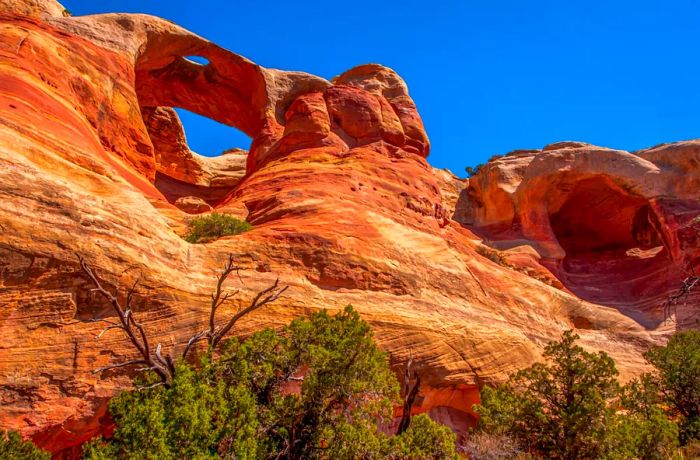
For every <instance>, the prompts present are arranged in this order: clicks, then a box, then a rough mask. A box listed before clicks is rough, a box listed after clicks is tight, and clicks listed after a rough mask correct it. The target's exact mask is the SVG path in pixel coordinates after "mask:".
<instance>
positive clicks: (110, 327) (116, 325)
mask: <svg viewBox="0 0 700 460" xmlns="http://www.w3.org/2000/svg"><path fill="white" fill-rule="evenodd" d="M110 329H121V330H124V327H123V326H122V325H121V324H112V325H111V326H107V327H106V328H104V329H102V332H100V333H99V334H98V335H97V337H96V338H97V339H101V338H102V336H103V335H104V333H105V332H107V331H109V330H110Z"/></svg>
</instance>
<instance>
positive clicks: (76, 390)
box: [0, 0, 698, 455]
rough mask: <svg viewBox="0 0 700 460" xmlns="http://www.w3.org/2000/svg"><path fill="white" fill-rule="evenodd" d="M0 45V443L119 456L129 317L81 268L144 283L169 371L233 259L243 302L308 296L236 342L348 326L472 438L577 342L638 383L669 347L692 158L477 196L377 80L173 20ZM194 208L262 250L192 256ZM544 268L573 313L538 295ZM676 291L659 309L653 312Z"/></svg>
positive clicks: (52, 32)
mask: <svg viewBox="0 0 700 460" xmlns="http://www.w3.org/2000/svg"><path fill="white" fill-rule="evenodd" d="M0 27H1V28H2V34H0V63H1V64H2V65H0V164H1V165H2V167H1V168H0V203H2V205H0V229H2V236H1V237H0V273H1V275H2V276H1V278H0V283H1V284H0V305H1V309H0V315H1V316H0V318H1V320H0V334H2V336H3V341H2V343H1V344H0V401H1V402H2V406H1V407H2V409H1V410H0V426H2V427H5V428H10V429H18V430H20V431H21V432H22V433H23V434H24V435H26V436H32V437H33V438H34V440H35V441H36V442H37V443H39V444H40V445H41V446H43V447H46V448H49V449H51V450H52V451H53V452H55V453H57V454H58V453H61V452H62V454H61V455H69V454H70V453H71V452H76V451H75V449H76V446H79V444H80V443H82V442H83V441H84V440H85V439H87V438H89V437H90V436H92V435H94V434H97V433H99V432H101V431H103V430H104V429H105V423H107V422H106V418H105V407H106V406H105V404H106V401H107V399H108V398H109V397H110V396H112V395H113V394H114V393H115V392H116V391H118V390H119V389H121V388H125V387H127V386H128V385H129V381H130V380H129V376H128V375H127V374H126V373H123V372H117V371H114V372H111V373H108V374H105V375H103V376H96V375H94V374H93V373H92V370H93V369H95V368H97V367H99V366H103V365H106V364H108V363H112V362H114V361H115V360H118V359H121V358H122V357H124V356H125V355H129V354H130V353H131V350H130V347H129V346H128V343H127V342H126V340H125V339H124V337H122V336H120V335H119V334H116V333H114V334H111V333H110V334H111V335H110V334H108V335H106V336H104V337H103V338H102V339H100V341H96V340H95V335H96V333H97V332H99V330H100V329H101V328H100V326H99V325H98V324H95V323H94V322H92V320H94V319H95V318H104V317H108V316H109V315H110V314H111V313H110V309H109V308H108V306H106V305H104V304H103V303H102V301H101V300H100V299H99V298H97V297H95V296H94V295H92V294H91V293H90V291H89V289H88V283H87V282H86V280H85V279H84V278H83V277H82V275H81V274H80V271H79V268H78V265H77V260H76V256H75V253H76V252H78V253H80V254H82V255H84V256H85V257H86V259H87V261H88V262H89V264H90V265H92V266H93V267H95V268H96V269H97V270H98V271H99V273H100V274H101V275H102V276H103V277H104V279H105V282H106V283H108V284H110V285H111V286H119V285H122V286H123V285H125V284H127V283H129V282H131V281H133V280H134V279H135V278H136V277H137V276H140V278H141V283H140V288H139V291H138V293H139V295H138V296H137V307H138V308H137V310H138V311H137V314H138V315H139V316H140V317H141V318H142V319H143V321H144V323H145V324H146V327H147V329H148V331H149V333H150V334H151V335H152V336H153V337H154V340H156V341H160V342H161V343H162V344H163V346H164V347H166V348H171V347H179V346H182V341H183V340H184V339H186V338H188V337H190V336H191V335H192V334H193V333H194V332H195V331H197V330H199V329H201V328H202V325H203V323H204V321H205V318H206V310H207V296H208V294H209V292H210V291H211V289H212V285H213V282H214V274H215V273H216V271H217V269H218V267H219V265H220V263H221V261H222V260H223V259H224V258H225V257H226V255H227V254H229V253H234V254H236V255H237V256H238V258H239V260H240V261H241V263H245V264H247V265H248V266H249V267H250V268H251V270H249V271H247V272H246V273H242V280H243V282H244V283H245V284H244V285H243V286H241V290H242V298H241V302H242V301H244V300H245V298H246V296H248V295H250V294H251V292H252V291H254V290H256V288H259V287H261V286H264V285H267V284H268V283H269V282H270V281H271V280H273V279H274V278H275V277H277V276H280V277H281V278H282V279H283V280H284V282H285V283H287V284H289V285H290V286H291V288H290V289H289V290H288V291H287V292H286V293H285V295H284V297H283V298H282V299H281V300H280V301H279V302H278V303H277V304H276V305H275V306H274V307H271V308H270V309H267V310H265V311H260V312H259V313H257V314H256V315H254V317H252V318H249V320H248V321H246V322H245V323H244V324H242V328H241V329H240V330H239V332H240V333H248V332H250V331H252V330H254V329H258V328H261V327H264V326H269V325H279V324H283V323H286V322H288V321H289V320H290V319H291V318H293V317H295V316H297V315H299V314H301V313H304V312H307V311H309V310H313V309H318V308H329V309H331V310H339V309H341V308H343V307H344V306H345V305H347V304H352V305H354V306H355V308H356V309H357V310H358V311H359V312H360V313H361V315H362V316H363V317H364V318H365V319H366V320H367V321H369V322H370V323H371V324H372V326H373V327H374V330H375V333H376V338H377V340H378V341H379V343H380V345H381V346H382V347H384V348H385V349H386V350H387V351H388V352H389V353H390V354H391V356H392V361H393V362H394V363H395V364H397V366H400V365H401V363H403V362H405V361H406V360H407V358H408V356H409V355H412V356H414V358H415V359H416V360H417V362H418V363H419V364H418V367H419V370H420V372H421V373H422V375H423V381H424V382H425V389H424V398H423V400H422V403H421V404H419V405H417V406H416V409H417V410H419V411H426V412H430V413H431V414H432V415H433V416H435V417H437V418H439V419H441V420H446V421H447V420H449V421H450V423H451V424H452V425H453V426H455V427H457V426H462V427H464V426H465V425H466V424H467V423H469V421H470V420H472V418H471V417H472V416H471V415H469V414H470V411H471V404H472V403H473V402H474V401H476V398H477V395H478V385H480V384H484V383H489V382H497V381H500V380H502V379H503V378H505V376H506V375H507V373H509V372H512V371H514V370H516V369H519V368H521V367H524V366H527V365H529V364H530V363H532V362H533V361H534V360H536V359H538V358H539V356H540V350H541V347H542V345H543V344H544V343H546V342H547V341H548V340H552V339H555V338H557V337H558V336H559V335H560V334H561V332H562V331H563V330H566V329H569V328H571V327H577V328H578V329H579V333H580V334H581V336H582V343H583V344H584V346H586V347H588V348H591V349H600V350H605V351H607V352H609V353H610V354H611V355H612V356H613V357H614V358H615V359H616V360H617V362H618V365H619V367H620V368H621V369H622V372H623V375H625V376H630V375H634V374H635V373H637V372H639V371H640V370H641V369H643V368H644V363H643V359H642V357H641V352H642V351H643V350H644V349H645V347H646V346H648V345H649V344H650V343H658V342H660V341H662V340H663V339H664V337H665V335H666V334H667V333H668V328H666V329H663V328H655V325H656V324H657V323H658V299H659V298H660V297H659V296H662V295H663V294H665V291H663V289H671V288H672V282H673V279H674V278H673V277H674V276H676V275H677V272H678V269H679V267H680V266H681V264H682V261H683V260H691V259H693V258H695V257H696V255H695V252H694V250H695V247H696V246H697V245H696V244H695V243H696V242H695V240H693V239H692V238H693V233H692V232H691V231H689V229H688V225H687V223H688V222H689V220H690V219H691V218H693V217H694V216H695V215H697V214H698V209H697V206H696V202H695V201H694V200H695V197H692V196H691V195H692V190H693V187H695V189H696V190H697V182H698V176H697V167H696V166H695V165H697V163H695V162H696V161H697V160H696V156H697V153H698V149H697V145H696V143H693V142H690V143H685V144H677V145H672V146H666V147H660V148H657V149H651V150H649V151H645V152H638V154H636V155H633V154H629V153H626V152H619V151H612V150H605V149H599V148H594V147H591V146H582V145H578V144H570V145H559V146H558V147H557V148H552V149H547V150H546V151H543V152H537V153H521V154H518V155H514V156H507V157H505V158H502V159H500V160H497V161H494V162H492V163H490V164H489V165H488V166H487V167H485V168H484V170H483V171H482V172H481V173H480V174H479V175H477V176H476V177H475V178H473V179H471V180H470V181H469V182H468V187H467V188H466V189H465V190H464V191H462V192H461V193H460V192H459V190H460V188H462V187H463V185H462V183H461V182H460V181H459V180H456V179H454V178H452V177H450V176H449V175H448V174H447V173H445V172H438V171H434V170H433V169H432V168H431V167H430V166H429V165H428V163H427V162H426V156H427V155H428V152H429V142H428V138H427V135H426V133H425V130H424V129H423V125H422V122H421V119H420V116H419V115H418V112H417V110H416V107H415V105H414V104H413V101H412V100H411V98H410V96H409V94H408V90H407V88H406V85H405V84H404V82H403V81H402V80H401V78H400V77H398V76H397V75H396V73H394V72H393V71H391V70H390V69H387V68H385V67H382V66H379V65H365V66H360V67H357V68H355V69H352V70H350V71H348V72H346V73H344V74H342V75H340V76H338V77H336V78H335V79H334V80H333V81H331V82H329V81H326V80H324V79H321V78H318V77H314V76H312V75H308V74H304V73H300V72H283V71H278V70H271V69H265V68H263V67H260V66H258V65H256V64H254V63H252V62H250V61H248V60H247V59H245V58H243V57H240V56H238V55H236V54H234V53H231V52H230V51H227V50H224V49H222V48H220V47H218V46H216V45H215V44H213V43H211V42H208V41H206V40H204V39H202V38H201V37H198V36H196V35H194V34H192V33H190V32H188V31H186V30H184V29H182V28H179V27H178V26H176V25H173V24H172V23H170V22H167V21H164V20H161V19H158V18H154V17H151V16H144V15H126V14H109V15H99V16H89V17H63V10H62V8H61V7H60V5H58V4H56V3H55V2H51V1H50V0H44V1H43V2H39V1H36V0H35V1H33V2H18V1H10V0H0ZM187 56H202V57H204V58H206V59H207V60H208V62H209V63H208V64H206V65H200V64H196V63H194V62H192V61H190V60H188V59H186V57H187ZM171 107H182V108H185V109H187V110H190V111H193V112H196V113H199V114H201V115H204V116H207V117H210V118H213V119H215V120H217V121H219V122H222V123H226V124H229V125H232V126H235V127H237V128H239V129H241V130H242V131H244V132H245V133H247V134H248V135H249V136H251V138H252V139H253V143H252V146H251V150H250V153H249V154H248V155H247V156H242V155H236V154H233V155H234V157H235V158H233V159H234V160H235V161H231V160H230V159H229V158H227V157H228V155H225V156H223V157H220V158H217V159H202V158H199V157H197V156H195V155H194V154H193V153H192V152H190V150H189V148H188V147H187V145H186V141H185V138H184V136H183V133H182V129H181V127H180V126H179V123H178V122H177V119H176V117H174V116H173V111H172V110H171V109H170V108H171ZM243 158H245V161H246V173H245V177H242V178H241V177H239V176H238V175H237V174H238V172H237V171H239V169H237V168H238V166H236V165H240V163H241V161H242V159H243ZM458 195H459V198H457V196H458ZM183 197H185V198H183ZM186 197H196V198H198V199H200V200H203V201H206V202H207V203H208V204H209V205H210V206H213V207H214V208H215V209H216V211H217V212H230V213H233V214H235V215H238V216H241V217H247V219H248V220H249V221H250V222H251V223H252V224H253V225H254V226H255V228H254V230H253V231H251V232H248V233H245V234H243V235H239V236H235V237H227V238H222V239H220V240H217V241H215V242H212V243H208V244H201V245H191V244H188V243H186V242H185V241H184V240H183V239H182V238H181V237H180V236H179V235H180V234H182V233H183V231H184V224H185V222H186V221H187V219H188V218H189V215H188V214H187V213H185V212H183V211H181V210H180V209H178V208H177V207H176V206H174V205H173V203H176V202H177V201H178V199H181V198H182V199H181V200H180V203H182V202H183V201H196V200H194V199H190V198H186ZM200 204H201V202H200ZM611 209H612V210H611ZM188 210H190V211H192V209H190V208H188ZM453 210H454V215H455V219H450V216H451V215H452V214H453ZM577 210H580V211H581V212H580V213H578V212H576V211H577ZM472 228H473V229H474V231H472V230H471V229H472ZM484 235H486V236H488V237H489V238H490V239H491V240H492V241H493V242H494V243H493V244H499V245H501V246H502V247H503V248H508V247H511V246H520V248H519V249H517V250H515V249H513V250H509V251H506V256H507V257H506V259H507V260H508V261H509V263H508V264H509V265H511V266H504V265H499V264H498V263H494V262H493V261H491V260H489V258H487V257H484V256H482V255H480V253H479V252H478V251H477V245H478V244H479V241H480V240H481V237H482V236H484ZM659 247H661V249H660V250H658V251H657V249H658V248H659ZM654 251H657V252H654ZM623 253H624V254H625V256H624V257H623V256H622V255H621V254H623ZM628 253H629V254H631V255H629V256H628V255H627V254H628ZM630 258H631V260H628V259H630ZM496 260H498V259H496ZM586 264H588V265H586ZM546 267H549V269H551V270H552V272H553V273H554V274H555V275H557V276H558V277H559V278H560V279H561V280H562V282H563V283H564V285H565V286H566V288H567V289H566V290H561V289H557V288H555V287H552V286H550V284H555V283H551V282H550V283H549V284H548V283H543V282H540V281H539V280H540V279H542V280H545V281H547V276H551V275H548V272H547V268H546ZM581 267H583V268H581ZM586 267H595V270H596V273H598V278H596V279H593V280H591V279H586V278H585V275H584V269H586ZM606 267H607V270H608V271H607V272H605V271H604V269H605V268H606ZM620 267H621V268H620ZM640 267H641V268H640ZM674 270H675V271H674ZM527 273H530V274H532V275H533V276H528V274H527ZM613 273H614V274H615V277H612V274H613ZM659 273H661V274H663V276H656V275H655V274H659ZM603 275H605V276H603ZM640 277H641V279H643V280H650V281H649V282H646V281H640ZM659 280H662V281H663V282H665V283H667V284H664V285H663V289H661V288H659V289H661V291H663V292H656V291H654V292H649V293H646V292H643V291H644V289H649V290H651V289H652V288H653V289H657V286H660V285H659V284H654V283H657V282H660V281H659ZM592 282H595V283H599V284H600V286H602V289H601V292H591V291H590V290H589V289H587V286H589V285H590V284H591V283H592ZM611 283H616V284H617V285H619V286H621V289H623V290H624V295H619V296H617V297H616V296H615V295H614V291H613V289H612V287H611ZM638 295H639V296H641V297H640V298H641V299H642V300H640V301H638V300H637V297H636V296H638ZM578 296H580V297H578ZM237 306H238V305H237V304H235V303H234V304H232V305H231V306H230V307H229V308H231V309H234V308H236V307H237Z"/></svg>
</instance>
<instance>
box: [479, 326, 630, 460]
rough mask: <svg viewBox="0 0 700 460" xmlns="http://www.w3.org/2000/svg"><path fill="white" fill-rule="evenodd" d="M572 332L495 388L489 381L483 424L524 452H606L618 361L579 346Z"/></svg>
mask: <svg viewBox="0 0 700 460" xmlns="http://www.w3.org/2000/svg"><path fill="white" fill-rule="evenodd" d="M577 339H578V336H576V335H575V334H574V333H573V332H571V331H567V332H565V333H564V336H563V337H562V339H561V341H559V342H553V343H550V344H549V345H547V346H546V347H545V352H544V357H545V359H546V360H547V362H546V363H535V364H533V365H532V366H530V367H528V368H526V369H523V370H522V371H520V372H518V373H516V374H514V375H513V376H511V378H510V379H509V380H508V382H506V383H505V384H503V385H501V386H499V387H497V388H489V387H485V388H484V389H483V391H482V393H481V398H482V399H481V401H482V402H481V404H480V405H477V406H475V410H476V411H477V412H478V413H479V415H480V421H479V426H480V429H481V430H483V431H485V432H487V433H492V434H500V435H507V436H509V437H511V438H512V439H513V440H515V441H516V442H517V443H518V445H519V446H520V447H521V448H522V449H523V450H524V451H526V452H530V453H533V454H536V455H539V456H542V457H543V458H550V459H566V460H575V459H590V458H603V456H604V455H605V454H606V440H607V437H608V433H609V432H610V429H611V428H610V426H611V423H612V422H613V420H614V416H615V408H614V405H613V404H611V403H610V399H611V398H612V397H614V396H615V395H616V394H617V391H618V384H617V381H616V376H617V370H616V369H615V363H614V362H613V360H612V359H611V358H610V357H609V356H608V355H606V354H605V353H589V352H586V351H584V350H583V348H581V347H579V346H577V345H576V344H575V341H576V340H577Z"/></svg>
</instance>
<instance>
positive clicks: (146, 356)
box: [78, 255, 173, 385]
mask: <svg viewBox="0 0 700 460" xmlns="http://www.w3.org/2000/svg"><path fill="white" fill-rule="evenodd" d="M78 260H79V262H80V268H81V269H82V271H83V273H85V274H86V275H87V277H88V278H89V279H90V281H92V284H93V285H94V286H95V287H94V289H93V291H94V292H98V293H99V294H100V295H101V296H102V297H104V298H105V299H106V300H107V301H108V302H109V303H110V305H111V306H112V309H113V310H114V312H115V313H116V314H117V317H118V318H119V322H118V323H114V322H110V321H107V322H109V323H111V324H110V326H109V327H107V328H106V329H105V330H103V331H102V333H100V335H99V336H98V338H99V337H100V336H101V335H102V334H104V333H105V332H106V331H107V330H109V329H112V328H115V329H117V328H118V329H122V330H123V331H124V333H125V334H126V336H127V337H128V339H129V341H130V342H131V344H132V345H133V346H134V348H136V350H137V351H138V352H139V354H140V355H141V359H139V360H135V361H128V362H126V363H120V364H114V365H111V366H105V367H103V368H100V369H98V370H97V371H96V372H102V371H104V370H107V369H115V368H120V367H126V366H130V365H133V364H145V365H146V366H147V367H149V368H153V371H154V372H155V373H156V374H157V375H158V377H159V378H160V379H161V381H162V382H163V383H164V384H166V385H169V384H170V382H171V381H172V377H173V372H172V371H171V369H170V368H169V366H168V365H167V362H166V364H162V363H160V362H156V360H155V359H154V358H153V356H152V355H151V349H150V346H149V343H148V336H147V335H146V330H145V329H144V327H143V325H142V324H141V323H139V322H138V321H137V320H136V318H135V317H134V314H133V312H132V310H131V308H130V304H131V301H132V299H133V295H134V292H135V291H136V287H137V285H138V280H137V281H136V282H135V283H134V284H133V285H132V286H131V288H130V289H129V291H128V292H127V296H126V302H127V308H124V307H122V305H121V303H120V302H119V299H118V298H117V294H116V293H114V294H113V293H111V292H109V291H108V290H107V289H105V288H104V287H103V286H102V283H101V282H100V280H99V279H98V278H97V275H95V272H94V271H93V270H92V268H90V266H88V264H87V262H86V261H85V259H84V258H83V257H81V256H80V255H79V256H78Z"/></svg>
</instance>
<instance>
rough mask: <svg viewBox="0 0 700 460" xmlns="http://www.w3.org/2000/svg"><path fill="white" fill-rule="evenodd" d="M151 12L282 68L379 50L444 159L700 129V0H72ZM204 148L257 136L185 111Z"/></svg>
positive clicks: (358, 59) (684, 134)
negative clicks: (400, 79)
mask: <svg viewBox="0 0 700 460" xmlns="http://www.w3.org/2000/svg"><path fill="white" fill-rule="evenodd" d="M62 3H63V4H64V6H65V7H66V8H68V9H69V10H70V11H71V12H72V13H73V14H74V15H84V14H95V13H104V12H134V13H135V12H139V13H148V14H154V15H157V16H161V17H164V18H166V19H170V20H172V21H174V22H176V23H178V24H180V25H182V26H183V27H185V28H187V29H189V30H191V31H193V32H195V33H197V34H199V35H202V36H203V37H205V38H207V39H209V40H212V41H214V42H216V43H217V44H219V45H221V46H223V47H225V48H228V49H230V50H231V51H233V52H235V53H238V54H241V55H243V56H245V57H247V58H249V59H251V60H253V61H254V62H256V63H258V64H260V65H263V66H266V67H273V68H280V69H285V70H301V71H306V72H309V73H313V74H316V75H319V76H322V77H325V78H331V77H333V76H335V75H337V74H339V73H341V72H343V71H345V70H347V69H349V68H351V67H354V66H356V65H358V64H363V63H367V62H378V63H381V64H384V65H387V66H389V67H392V68H393V69H395V70H396V71H397V72H398V73H399V74H400V75H401V76H402V77H403V78H404V79H405V80H406V82H407V83H408V86H409V90H410V92H411V96H412V97H413V99H414V100H415V102H416V104H417V105H418V110H419V112H420V114H421V116H422V117H423V121H424V123H425V125H426V129H427V131H428V135H429V136H430V139H431V142H432V151H431V155H430V157H429V158H428V160H429V161H430V163H431V164H432V165H433V166H436V167H440V168H449V169H450V170H452V171H453V172H455V173H456V174H458V175H464V168H465V166H467V165H475V164H477V163H482V162H484V161H486V160H487V159H488V158H489V157H490V156H492V155H495V154H503V153H506V152H508V151H510V150H514V149H523V148H540V147H542V146H544V145H546V144H549V143H552V142H557V141H562V140H580V141H585V142H590V143H593V144H598V145H603V146H607V147H613V148H620V149H625V150H637V149H641V148H645V147H649V146H652V145H656V144H659V143H662V142H671V141H678V140H685V139H692V138H698V137H700V110H699V108H700V91H699V86H700V59H699V56H698V54H700V2H697V1H695V0H676V1H673V0H667V1H645V0H640V1H627V0H622V1H612V0H611V1H603V0H590V1H570V2H567V1H522V0H519V1H518V0H508V1H499V0H494V1H484V0H480V1H473V0H462V1H452V0H448V1H432V2H426V1H412V0H402V1H395V0H379V1H377V0H371V1H369V0H355V1H353V2H329V1H327V0H325V1H317V0H312V1H289V0H286V1H277V0H275V1H272V0H268V1H265V2H251V1H235V2H233V1H232V2H228V1H213V0H198V1H196V2H192V1H186V2H185V1H179V0H172V1H162V0H101V1H95V0H64V1H63V2H62ZM183 123H184V125H185V129H186V132H187V136H188V140H189V142H190V144H191V146H192V147H193V149H194V150H196V151H198V152H199V153H202V154H205V155H217V154H219V153H220V152H221V151H222V150H225V149H227V148H229V147H232V146H238V147H245V146H247V145H249V143H250V140H249V139H248V138H247V137H246V136H245V135H243V134H242V133H237V131H236V130H234V129H232V128H228V127H220V126H217V125H216V123H215V122H213V121H211V120H202V119H201V118H200V117H197V116H194V115H187V114H186V115H185V118H184V120H183Z"/></svg>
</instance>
